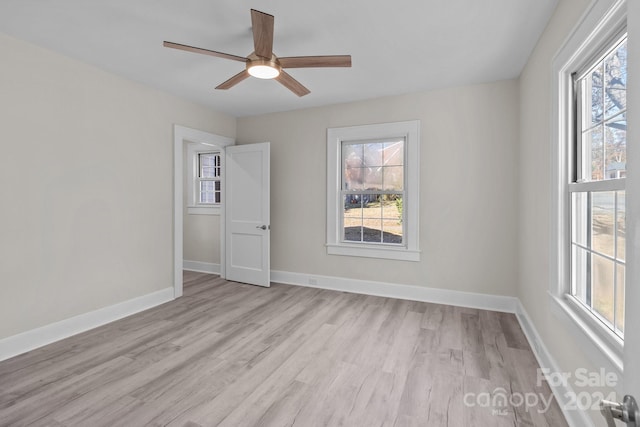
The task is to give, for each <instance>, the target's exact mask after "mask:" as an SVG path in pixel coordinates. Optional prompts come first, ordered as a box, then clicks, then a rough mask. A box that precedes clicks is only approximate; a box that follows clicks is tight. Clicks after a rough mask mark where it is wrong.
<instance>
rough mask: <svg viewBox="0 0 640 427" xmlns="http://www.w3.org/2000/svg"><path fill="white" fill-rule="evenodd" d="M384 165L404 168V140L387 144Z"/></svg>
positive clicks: (385, 145)
mask: <svg viewBox="0 0 640 427" xmlns="http://www.w3.org/2000/svg"><path fill="white" fill-rule="evenodd" d="M384 165H385V166H403V165H404V140H400V141H393V142H385V144H384Z"/></svg>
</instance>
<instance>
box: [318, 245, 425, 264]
mask: <svg viewBox="0 0 640 427" xmlns="http://www.w3.org/2000/svg"><path fill="white" fill-rule="evenodd" d="M327 254H329V255H346V256H357V257H364V258H382V259H393V260H399V261H420V251H416V250H409V249H407V248H404V247H377V246H376V247H374V246H362V245H349V244H342V245H337V244H328V245H327Z"/></svg>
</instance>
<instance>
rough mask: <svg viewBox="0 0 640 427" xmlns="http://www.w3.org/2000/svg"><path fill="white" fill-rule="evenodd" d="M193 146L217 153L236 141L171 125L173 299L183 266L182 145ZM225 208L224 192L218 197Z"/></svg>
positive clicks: (222, 232) (222, 229)
mask: <svg viewBox="0 0 640 427" xmlns="http://www.w3.org/2000/svg"><path fill="white" fill-rule="evenodd" d="M185 142H195V143H198V144H205V145H210V146H212V147H215V148H216V149H220V151H221V152H224V148H225V147H226V146H228V145H234V144H235V140H234V139H233V138H228V137H226V136H220V135H216V134H213V133H209V132H205V131H201V130H198V129H192V128H188V127H185V126H180V125H173V297H174V298H178V297H180V296H182V267H183V266H182V264H183V259H182V258H183V246H182V245H183V220H184V218H183V209H184V199H183V188H184V167H183V165H184V158H183V144H184V143H185ZM221 174H222V180H223V181H224V162H223V163H222V172H221ZM221 196H222V197H221V203H222V204H223V206H224V196H225V195H224V191H223V192H222V195H221ZM224 218H225V216H224V209H220V276H221V277H225V274H224V265H225V253H224V251H225V246H224V235H225V227H224Z"/></svg>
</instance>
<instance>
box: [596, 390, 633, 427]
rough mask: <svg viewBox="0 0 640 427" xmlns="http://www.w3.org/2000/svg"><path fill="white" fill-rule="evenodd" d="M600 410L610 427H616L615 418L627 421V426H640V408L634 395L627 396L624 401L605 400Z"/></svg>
mask: <svg viewBox="0 0 640 427" xmlns="http://www.w3.org/2000/svg"><path fill="white" fill-rule="evenodd" d="M600 412H601V413H602V415H603V416H604V418H605V419H606V420H607V425H608V426H609V427H615V421H614V419H616V420H620V421H622V422H624V423H627V427H640V410H638V404H637V403H636V400H635V399H634V398H633V396H628V395H627V396H625V397H624V399H623V401H622V403H620V402H609V401H607V400H603V401H601V402H600Z"/></svg>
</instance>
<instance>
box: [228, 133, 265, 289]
mask: <svg viewBox="0 0 640 427" xmlns="http://www.w3.org/2000/svg"><path fill="white" fill-rule="evenodd" d="M225 158H226V170H225V182H226V183H225V199H226V200H225V220H226V232H225V247H226V249H225V275H226V278H227V280H232V281H235V282H242V283H250V284H252V285H259V286H269V285H270V280H269V279H270V268H271V267H270V257H269V255H270V253H269V252H270V247H269V245H270V233H271V231H270V226H269V224H270V222H269V161H270V151H269V143H268V142H263V143H260V144H247V145H234V146H229V147H227V148H226V149H225Z"/></svg>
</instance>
